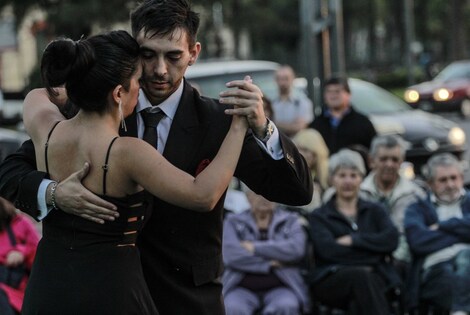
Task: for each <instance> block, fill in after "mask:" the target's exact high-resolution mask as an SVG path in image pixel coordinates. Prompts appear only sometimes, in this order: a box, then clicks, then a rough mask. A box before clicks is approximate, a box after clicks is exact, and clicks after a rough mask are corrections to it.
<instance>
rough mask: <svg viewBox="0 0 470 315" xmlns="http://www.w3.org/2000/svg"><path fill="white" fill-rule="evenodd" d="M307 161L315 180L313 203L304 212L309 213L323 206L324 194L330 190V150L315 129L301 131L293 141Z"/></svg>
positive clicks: (303, 207) (304, 207) (306, 206)
mask: <svg viewBox="0 0 470 315" xmlns="http://www.w3.org/2000/svg"><path fill="white" fill-rule="evenodd" d="M292 140H293V141H294V143H295V145H296V146H297V148H298V149H299V152H300V153H301V154H302V155H303V157H304V158H305V160H306V161H307V164H308V167H309V168H310V172H311V174H312V179H313V189H314V190H313V197H312V201H311V202H310V203H309V204H308V205H305V206H302V209H303V210H306V211H308V212H310V211H312V210H313V209H315V208H317V207H319V206H320V205H321V200H322V195H323V192H324V191H325V190H326V189H327V188H328V186H329V185H328V156H329V150H328V147H327V146H326V144H325V141H324V140H323V137H322V136H321V135H320V133H319V132H318V131H316V130H315V129H311V128H307V129H303V130H301V131H299V132H298V133H297V134H296V135H295V137H294V138H293V139H292Z"/></svg>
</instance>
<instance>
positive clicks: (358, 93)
mask: <svg viewBox="0 0 470 315" xmlns="http://www.w3.org/2000/svg"><path fill="white" fill-rule="evenodd" d="M349 85H350V88H351V103H352V104H353V106H354V108H355V109H356V110H358V111H359V112H361V113H363V114H364V115H370V114H390V113H396V112H401V111H406V110H411V107H410V106H409V105H408V104H406V103H405V102H403V101H402V100H401V99H399V98H398V97H396V96H395V95H393V94H392V93H390V92H388V91H386V90H384V89H382V88H380V87H378V86H375V85H372V84H370V83H368V82H364V81H359V80H354V79H351V80H349Z"/></svg>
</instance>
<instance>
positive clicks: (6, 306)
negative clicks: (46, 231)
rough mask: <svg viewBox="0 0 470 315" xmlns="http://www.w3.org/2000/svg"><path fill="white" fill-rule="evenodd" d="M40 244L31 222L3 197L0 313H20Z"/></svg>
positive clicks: (0, 203)
mask: <svg viewBox="0 0 470 315" xmlns="http://www.w3.org/2000/svg"><path fill="white" fill-rule="evenodd" d="M38 241H39V235H38V232H37V231H36V228H35V227H34V226H33V224H32V222H31V221H30V220H29V219H28V218H27V217H26V216H24V215H22V214H20V213H16V209H15V207H14V206H13V205H12V204H11V203H10V202H8V201H7V200H5V199H3V198H0V314H2V315H14V314H19V313H20V312H21V306H22V304H23V298H24V292H25V289H26V283H27V281H28V274H29V272H30V270H31V266H32V263H33V260H34V255H35V253H36V247H37V245H38Z"/></svg>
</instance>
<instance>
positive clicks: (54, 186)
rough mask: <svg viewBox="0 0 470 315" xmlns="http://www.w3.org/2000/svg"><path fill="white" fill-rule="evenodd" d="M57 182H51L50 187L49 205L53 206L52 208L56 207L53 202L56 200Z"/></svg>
mask: <svg viewBox="0 0 470 315" xmlns="http://www.w3.org/2000/svg"><path fill="white" fill-rule="evenodd" d="M58 184H59V183H58V182H53V183H52V187H51V205H52V208H54V209H58V208H57V204H56V202H55V201H56V200H55V191H56V189H57V185H58Z"/></svg>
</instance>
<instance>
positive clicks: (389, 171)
mask: <svg viewBox="0 0 470 315" xmlns="http://www.w3.org/2000/svg"><path fill="white" fill-rule="evenodd" d="M401 153H402V151H401V148H400V146H396V147H393V148H387V147H379V148H378V150H377V154H375V156H373V157H372V158H371V167H372V169H373V170H374V171H375V179H376V180H377V181H379V182H381V183H383V184H385V185H390V184H395V182H396V181H397V179H398V172H399V170H400V165H401V163H402V162H403V157H402V154H401Z"/></svg>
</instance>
